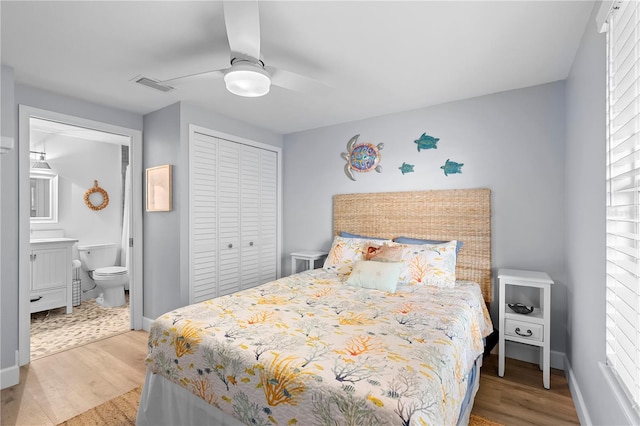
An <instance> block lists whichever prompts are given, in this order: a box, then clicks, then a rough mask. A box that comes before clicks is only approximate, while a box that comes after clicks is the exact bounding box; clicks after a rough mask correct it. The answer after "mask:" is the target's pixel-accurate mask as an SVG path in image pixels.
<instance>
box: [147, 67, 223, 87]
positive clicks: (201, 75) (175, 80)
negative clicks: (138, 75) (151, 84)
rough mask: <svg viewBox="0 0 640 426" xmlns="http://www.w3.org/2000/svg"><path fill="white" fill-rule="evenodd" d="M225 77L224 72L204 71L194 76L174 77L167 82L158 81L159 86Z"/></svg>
mask: <svg viewBox="0 0 640 426" xmlns="http://www.w3.org/2000/svg"><path fill="white" fill-rule="evenodd" d="M223 75H224V70H211V71H202V72H197V73H194V74H187V75H181V76H180V77H174V78H170V79H167V80H162V81H158V84H163V85H164V84H175V83H183V82H185V81H187V80H196V79H199V78H209V77H219V76H223Z"/></svg>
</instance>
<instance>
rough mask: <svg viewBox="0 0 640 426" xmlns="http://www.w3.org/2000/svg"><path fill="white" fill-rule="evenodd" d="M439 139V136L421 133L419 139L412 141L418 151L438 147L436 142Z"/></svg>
mask: <svg viewBox="0 0 640 426" xmlns="http://www.w3.org/2000/svg"><path fill="white" fill-rule="evenodd" d="M439 140H440V138H434V137H433V136H429V135H427V134H426V133H423V134H422V136H420V139H416V140H415V141H414V142H415V143H416V144H417V145H418V152H420V150H421V149H438V146H437V145H436V144H437V143H438V141H439Z"/></svg>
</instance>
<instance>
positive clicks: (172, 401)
mask: <svg viewBox="0 0 640 426" xmlns="http://www.w3.org/2000/svg"><path fill="white" fill-rule="evenodd" d="M481 366H482V356H479V357H478V359H476V362H475V363H474V364H473V368H472V369H471V371H470V372H469V374H468V375H467V380H468V383H469V387H468V388H467V393H466V395H465V398H464V401H463V403H462V407H461V409H460V417H459V418H458V426H463V425H467V424H468V423H469V416H470V415H471V409H472V408H473V401H474V399H475V396H476V393H477V392H478V387H479V386H480V367H481ZM178 424H179V425H184V426H187V425H218V426H243V423H242V422H240V421H239V420H237V419H235V418H234V417H231V416H230V415H228V414H227V413H224V412H223V411H220V410H218V409H217V408H216V407H214V406H212V405H210V404H208V403H206V402H205V401H204V400H203V399H201V398H198V397H196V396H195V395H193V394H192V393H191V392H189V391H188V390H186V389H184V388H182V387H180V386H177V385H176V384H175V383H173V382H171V381H170V380H167V379H165V378H164V377H163V376H160V375H158V374H154V373H152V372H151V371H149V370H148V369H147V374H146V377H145V381H144V386H143V388H142V394H141V396H140V405H139V407H138V416H137V418H136V425H137V426H174V425H178Z"/></svg>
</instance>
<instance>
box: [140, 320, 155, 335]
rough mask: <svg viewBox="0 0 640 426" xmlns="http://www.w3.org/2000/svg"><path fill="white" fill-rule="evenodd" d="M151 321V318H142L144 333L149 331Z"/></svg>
mask: <svg viewBox="0 0 640 426" xmlns="http://www.w3.org/2000/svg"><path fill="white" fill-rule="evenodd" d="M152 322H153V320H152V319H151V318H147V317H142V329H143V330H144V331H146V332H149V331H151V323H152Z"/></svg>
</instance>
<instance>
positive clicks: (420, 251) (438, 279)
mask: <svg viewBox="0 0 640 426" xmlns="http://www.w3.org/2000/svg"><path fill="white" fill-rule="evenodd" d="M456 243H457V242H456V241H455V240H453V241H449V242H446V243H442V244H423V245H405V244H403V245H402V247H403V251H402V271H401V272H400V283H402V284H412V285H414V284H426V285H432V286H436V287H453V286H454V285H455V283H456Z"/></svg>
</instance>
